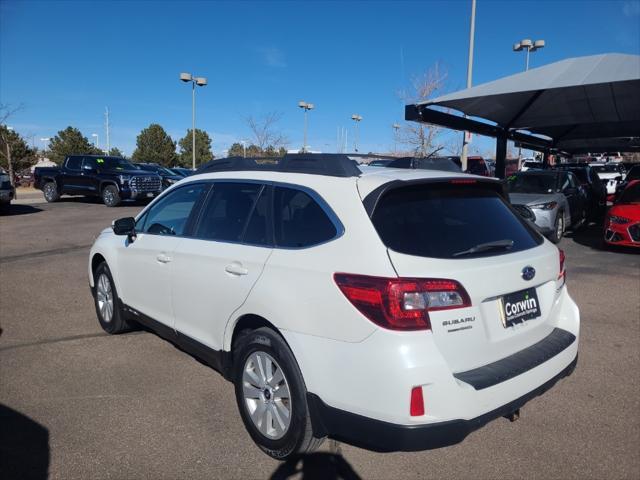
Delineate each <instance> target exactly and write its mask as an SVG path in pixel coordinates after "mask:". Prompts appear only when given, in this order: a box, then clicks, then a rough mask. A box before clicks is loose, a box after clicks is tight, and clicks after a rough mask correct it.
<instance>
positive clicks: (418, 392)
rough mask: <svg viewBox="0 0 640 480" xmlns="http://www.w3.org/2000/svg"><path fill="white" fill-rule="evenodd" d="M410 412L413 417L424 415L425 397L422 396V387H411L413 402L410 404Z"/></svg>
mask: <svg viewBox="0 0 640 480" xmlns="http://www.w3.org/2000/svg"><path fill="white" fill-rule="evenodd" d="M409 414H410V415H411V416H412V417H421V416H422V415H424V398H423V397H422V387H413V388H412V389H411V403H410V404H409Z"/></svg>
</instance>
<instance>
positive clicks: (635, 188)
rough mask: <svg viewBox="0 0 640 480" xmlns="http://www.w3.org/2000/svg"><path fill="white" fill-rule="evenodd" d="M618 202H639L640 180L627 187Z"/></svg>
mask: <svg viewBox="0 0 640 480" xmlns="http://www.w3.org/2000/svg"><path fill="white" fill-rule="evenodd" d="M618 203H640V182H639V183H635V184H633V185H631V186H630V187H627V188H626V189H625V191H624V192H622V196H621V197H620V200H619V201H618Z"/></svg>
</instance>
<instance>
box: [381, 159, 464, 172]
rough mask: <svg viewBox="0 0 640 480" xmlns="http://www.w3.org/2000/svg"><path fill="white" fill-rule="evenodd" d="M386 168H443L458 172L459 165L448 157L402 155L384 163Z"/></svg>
mask: <svg viewBox="0 0 640 480" xmlns="http://www.w3.org/2000/svg"><path fill="white" fill-rule="evenodd" d="M386 166H387V167H388V168H414V169H420V170H443V171H446V172H460V167H459V166H458V165H456V164H455V162H454V161H453V160H451V158H449V157H424V158H422V157H402V158H396V159H395V160H393V161H392V162H390V163H388V164H387V165H386Z"/></svg>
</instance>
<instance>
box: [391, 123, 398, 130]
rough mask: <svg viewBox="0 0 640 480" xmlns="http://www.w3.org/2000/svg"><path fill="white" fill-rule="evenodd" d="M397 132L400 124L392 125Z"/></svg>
mask: <svg viewBox="0 0 640 480" xmlns="http://www.w3.org/2000/svg"><path fill="white" fill-rule="evenodd" d="M391 126H392V127H393V128H394V129H395V130H398V129H399V128H400V124H398V123H394V124H393V125H391Z"/></svg>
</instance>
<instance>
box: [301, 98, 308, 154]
mask: <svg viewBox="0 0 640 480" xmlns="http://www.w3.org/2000/svg"><path fill="white" fill-rule="evenodd" d="M306 152H307V109H306V108H305V109H304V143H303V144H302V153H306Z"/></svg>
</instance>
